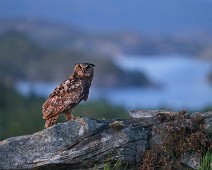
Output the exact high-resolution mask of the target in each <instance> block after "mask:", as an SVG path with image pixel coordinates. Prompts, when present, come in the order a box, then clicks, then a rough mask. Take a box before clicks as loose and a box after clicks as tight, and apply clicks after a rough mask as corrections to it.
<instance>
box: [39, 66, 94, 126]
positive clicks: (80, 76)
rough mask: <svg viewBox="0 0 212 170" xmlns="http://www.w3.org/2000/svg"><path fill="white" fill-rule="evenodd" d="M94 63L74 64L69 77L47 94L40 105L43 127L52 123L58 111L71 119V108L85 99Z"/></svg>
mask: <svg viewBox="0 0 212 170" xmlns="http://www.w3.org/2000/svg"><path fill="white" fill-rule="evenodd" d="M93 67H94V65H93V64H89V63H80V64H76V65H75V67H74V72H73V74H71V75H70V76H69V78H68V79H67V80H65V81H63V82H62V83H61V84H59V85H58V86H57V87H56V88H55V89H54V91H53V92H52V93H51V94H50V95H49V97H48V99H47V100H46V102H45V103H44V104H43V106H42V112H43V118H44V119H46V123H45V127H46V128H47V127H50V126H52V125H54V124H55V123H56V121H57V118H58V116H59V114H60V113H65V116H66V119H67V120H72V119H73V118H74V117H73V115H71V109H73V108H74V107H75V106H76V105H77V104H78V103H79V102H81V101H82V100H84V101H86V100H87V98H88V94H89V88H90V86H91V81H92V79H93V72H94V69H93Z"/></svg>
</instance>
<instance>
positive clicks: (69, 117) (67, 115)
mask: <svg viewBox="0 0 212 170" xmlns="http://www.w3.org/2000/svg"><path fill="white" fill-rule="evenodd" d="M65 116H66V120H68V121H70V120H74V116H73V115H72V114H71V113H69V112H66V113H65Z"/></svg>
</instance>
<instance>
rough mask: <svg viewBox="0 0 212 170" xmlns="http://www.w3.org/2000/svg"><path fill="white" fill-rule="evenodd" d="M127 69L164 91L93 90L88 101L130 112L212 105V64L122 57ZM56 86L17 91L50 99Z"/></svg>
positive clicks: (35, 85)
mask: <svg viewBox="0 0 212 170" xmlns="http://www.w3.org/2000/svg"><path fill="white" fill-rule="evenodd" d="M115 62H116V64H117V65H118V66H119V67H122V68H123V69H126V70H140V71H143V72H145V73H146V74H147V76H149V78H150V79H151V80H152V81H154V82H156V83H159V84H162V87H163V88H159V89H156V88H142V87H140V88H138V87H136V88H134V87H127V88H112V89H111V88H110V89H107V88H96V87H91V90H90V96H89V100H95V99H105V100H107V101H109V102H110V103H112V104H118V105H123V106H124V107H125V108H127V109H135V108H137V109H138V108H142V109H144V108H145V109H157V108H159V107H161V106H168V107H170V108H172V109H177V110H180V109H193V110H201V109H203V108H204V107H207V106H209V105H210V106H212V86H211V85H210V84H209V82H208V81H207V74H208V73H209V71H210V70H212V63H210V62H207V61H203V60H198V59H194V58H188V57H179V56H176V57H171V58H170V57H169V58H168V57H154V58H147V57H142V58H141V57H136V56H128V57H123V56H122V57H120V58H118V59H117V60H116V61H115ZM58 83H59V82H57V83H44V82H35V83H29V82H19V83H18V84H17V89H18V90H19V91H20V92H21V93H23V94H25V95H27V94H29V93H30V92H33V93H34V94H37V95H40V96H45V97H47V96H48V95H49V94H50V92H51V91H52V90H53V89H54V88H55V87H56V86H57V84H58Z"/></svg>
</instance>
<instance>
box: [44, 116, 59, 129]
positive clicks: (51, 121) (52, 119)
mask: <svg viewBox="0 0 212 170" xmlns="http://www.w3.org/2000/svg"><path fill="white" fill-rule="evenodd" d="M58 116H59V115H55V116H53V117H50V118H49V119H46V123H45V128H48V127H50V126H53V125H54V124H56V121H57V118H58Z"/></svg>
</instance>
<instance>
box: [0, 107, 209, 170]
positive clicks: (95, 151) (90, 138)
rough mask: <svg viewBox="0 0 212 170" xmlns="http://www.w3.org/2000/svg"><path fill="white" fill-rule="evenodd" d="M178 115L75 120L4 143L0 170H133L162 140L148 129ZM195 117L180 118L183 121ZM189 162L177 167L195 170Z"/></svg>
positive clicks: (140, 114)
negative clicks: (108, 169)
mask: <svg viewBox="0 0 212 170" xmlns="http://www.w3.org/2000/svg"><path fill="white" fill-rule="evenodd" d="M148 114H149V115H148ZM182 114H185V113H182V112H179V113H177V112H170V111H157V110H155V111H141V110H138V111H136V110H134V111H130V115H131V116H133V117H134V118H132V119H126V120H96V119H92V118H86V117H84V118H76V119H75V120H74V121H70V122H65V123H58V124H57V125H55V126H52V127H50V128H47V129H44V130H42V131H40V132H37V133H34V134H32V135H25V136H19V137H12V138H8V139H6V140H3V141H0V169H31V168H38V169H67V168H69V169H93V168H94V167H95V168H100V169H103V168H104V164H105V161H106V163H111V164H114V163H117V162H118V163H119V165H120V166H124V167H126V166H127V168H129V169H133V168H138V167H139V166H140V165H141V161H142V158H143V157H144V153H145V151H146V150H149V149H151V148H152V147H153V146H154V145H155V144H157V145H162V144H163V143H164V141H165V140H164V139H166V136H167V134H166V131H164V133H162V134H158V133H155V132H154V130H153V129H157V128H160V127H163V126H164V125H166V124H167V122H168V123H169V122H170V121H172V120H173V119H174V117H175V116H176V115H182ZM198 114H199V113H198ZM198 114H196V113H195V114H191V115H190V116H188V115H186V114H185V115H186V116H185V118H186V121H187V120H190V119H192V117H194V116H196V115H198ZM202 115H203V117H204V124H203V125H204V127H205V132H206V133H207V135H209V137H210V138H211V136H212V130H211V128H212V123H211V122H212V114H211V112H207V113H205V114H202ZM135 117H136V118H135ZM176 147H178V146H176ZM190 156H191V155H188V154H184V155H183V157H182V163H183V164H186V165H187V166H190V167H193V168H195V169H196V168H197V167H198V163H199V161H200V158H199V157H195V158H196V159H195V158H193V157H192V158H193V160H194V159H195V161H196V162H195V166H194V164H192V163H190V162H188V161H186V160H189V157H190ZM192 156H195V152H194V154H192Z"/></svg>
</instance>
